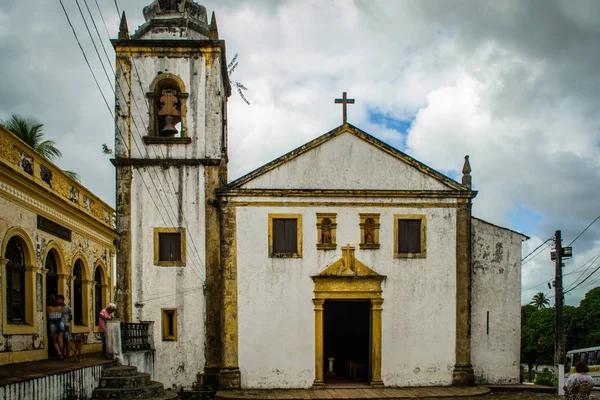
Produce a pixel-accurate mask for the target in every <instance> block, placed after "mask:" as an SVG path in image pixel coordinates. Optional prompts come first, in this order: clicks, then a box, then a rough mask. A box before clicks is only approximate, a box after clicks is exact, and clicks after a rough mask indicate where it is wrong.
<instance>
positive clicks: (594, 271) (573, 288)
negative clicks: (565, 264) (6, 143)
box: [564, 265, 600, 294]
mask: <svg viewBox="0 0 600 400" xmlns="http://www.w3.org/2000/svg"><path fill="white" fill-rule="evenodd" d="M598 270H600V265H598V267H597V268H596V269H595V270H593V271H592V272H591V273H590V274H589V275H588V276H586V277H585V279H584V280H582V281H581V282H579V283H578V284H577V285H575V286H574V287H572V288H571V289H569V290H567V291H566V292H565V293H564V294H567V293H569V292H572V291H573V290H575V289H577V288H578V287H579V286H581V284H582V283H583V282H585V281H587V280H588V279H589V278H590V276H592V275H594V274H595V273H596V272H597V271H598Z"/></svg>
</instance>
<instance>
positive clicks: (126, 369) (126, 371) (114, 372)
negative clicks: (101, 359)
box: [102, 365, 138, 377]
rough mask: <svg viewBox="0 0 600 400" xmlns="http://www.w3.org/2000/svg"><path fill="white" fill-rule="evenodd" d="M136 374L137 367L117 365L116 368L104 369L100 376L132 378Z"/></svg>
mask: <svg viewBox="0 0 600 400" xmlns="http://www.w3.org/2000/svg"><path fill="white" fill-rule="evenodd" d="M137 373H138V371H137V367H133V366H130V365H119V366H118V367H110V368H104V371H102V376H106V377H116V376H134V375H136V374H137Z"/></svg>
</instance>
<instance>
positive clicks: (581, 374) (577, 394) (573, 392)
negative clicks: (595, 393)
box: [563, 361, 594, 400]
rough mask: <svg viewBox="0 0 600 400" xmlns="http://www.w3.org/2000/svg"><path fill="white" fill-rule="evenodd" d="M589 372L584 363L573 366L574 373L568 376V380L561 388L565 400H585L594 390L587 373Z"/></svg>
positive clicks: (580, 362)
mask: <svg viewBox="0 0 600 400" xmlns="http://www.w3.org/2000/svg"><path fill="white" fill-rule="evenodd" d="M588 372H590V368H589V367H588V365H587V363H586V362H585V361H579V362H578V363H577V364H575V373H574V374H571V375H569V379H567V382H566V383H565V386H563V390H564V391H565V400H587V399H589V398H590V393H591V392H592V389H593V388H594V379H593V378H592V377H591V376H589V375H588V374H587V373H588Z"/></svg>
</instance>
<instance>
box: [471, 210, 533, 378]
mask: <svg viewBox="0 0 600 400" xmlns="http://www.w3.org/2000/svg"><path fill="white" fill-rule="evenodd" d="M524 238H525V237H524V236H523V235H520V234H518V233H516V232H512V231H510V230H508V229H503V228H499V227H497V226H494V225H491V224H488V223H486V222H484V221H481V220H478V219H475V218H473V219H472V249H473V250H472V251H473V262H472V298H471V307H472V309H471V312H472V316H471V362H472V364H473V370H474V373H475V381H476V382H477V383H490V384H502V383H519V358H520V345H521V302H520V300H521V243H522V240H523V239H524ZM488 312H489V333H488V322H487V321H488Z"/></svg>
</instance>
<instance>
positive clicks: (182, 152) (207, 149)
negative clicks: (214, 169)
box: [117, 54, 225, 159]
mask: <svg viewBox="0 0 600 400" xmlns="http://www.w3.org/2000/svg"><path fill="white" fill-rule="evenodd" d="M133 60H134V64H135V67H132V69H131V77H132V78H131V79H132V84H131V93H132V95H131V97H132V99H131V119H132V122H131V133H132V137H133V139H132V140H133V141H134V142H135V143H132V145H131V157H132V158H187V159H197V158H220V156H221V141H222V137H221V136H222V131H221V126H222V115H221V113H222V112H223V110H222V108H223V107H222V106H223V101H224V98H225V90H224V88H223V83H222V80H221V61H220V58H219V57H216V58H214V59H213V60H212V62H210V63H209V65H210V66H209V67H208V68H207V67H206V58H205V57H204V56H200V54H198V56H197V57H188V58H169V57H134V58H133ZM136 68H137V69H136ZM159 73H170V74H173V75H176V76H178V77H179V78H181V80H182V81H183V82H184V85H185V88H184V89H183V90H185V91H186V92H187V93H189V97H188V98H187V99H186V102H187V136H188V137H190V138H191V139H192V143H190V144H188V145H182V144H179V145H151V146H146V145H145V144H144V142H143V140H142V137H143V136H146V135H147V134H148V133H147V132H148V128H149V126H150V122H149V113H148V101H151V100H149V99H148V98H147V97H146V93H147V92H149V91H150V85H151V83H152V82H153V81H154V79H155V78H156V77H157V76H158V75H159ZM138 74H139V78H138ZM140 82H141V84H140ZM124 88H127V89H128V86H127V85H125V87H124ZM117 90H118V89H117ZM117 135H118V133H117Z"/></svg>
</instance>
